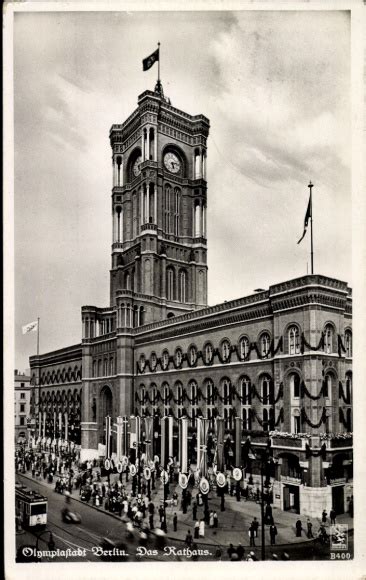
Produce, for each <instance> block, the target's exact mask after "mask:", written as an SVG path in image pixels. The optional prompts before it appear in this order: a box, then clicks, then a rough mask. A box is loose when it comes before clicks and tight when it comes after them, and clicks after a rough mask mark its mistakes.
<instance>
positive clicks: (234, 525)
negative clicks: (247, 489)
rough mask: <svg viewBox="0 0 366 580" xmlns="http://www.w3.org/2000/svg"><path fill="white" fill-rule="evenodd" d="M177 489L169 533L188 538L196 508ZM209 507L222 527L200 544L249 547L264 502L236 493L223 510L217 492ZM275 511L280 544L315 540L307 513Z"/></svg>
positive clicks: (158, 495) (208, 531) (155, 495)
mask: <svg viewBox="0 0 366 580" xmlns="http://www.w3.org/2000/svg"><path fill="white" fill-rule="evenodd" d="M20 475H22V476H23V477H25V478H27V479H29V480H32V481H37V482H38V483H40V484H41V485H43V486H44V487H46V488H48V489H50V490H52V491H53V490H54V487H55V486H54V483H52V484H50V483H48V482H47V481H45V480H44V479H43V478H33V477H32V476H31V474H30V473H29V472H28V473H25V474H23V473H21V474H20ZM110 480H111V483H114V481H116V480H118V475H116V474H113V475H112V476H111V478H110ZM102 481H106V478H105V477H104V478H102ZM124 485H125V486H126V487H127V488H128V489H129V488H130V487H131V480H130V481H129V482H128V484H127V485H126V484H125V483H124ZM175 490H176V491H177V493H178V498H179V499H178V506H168V507H167V508H166V519H167V529H168V534H167V537H168V538H171V539H173V540H180V541H184V540H185V537H186V535H187V532H188V530H190V532H191V534H192V536H193V531H194V529H193V528H194V520H193V518H192V507H188V509H187V513H186V514H183V512H182V511H181V509H180V501H179V500H180V497H181V491H182V490H181V488H180V487H179V486H178V485H174V484H170V495H171V494H172V493H173V492H174V491H175ZM162 494H163V490H162V485H161V483H160V482H158V483H156V489H155V490H152V492H151V499H152V501H153V502H154V503H155V505H157V504H160V500H161V499H162ZM70 497H71V499H72V500H74V501H77V502H80V503H84V504H85V502H82V501H81V499H80V496H79V492H78V490H73V493H72V494H71V496H70ZM87 505H89V507H90V508H91V509H96V510H99V511H102V512H104V513H105V514H107V515H109V516H110V517H113V518H115V519H117V520H119V521H121V518H120V517H119V516H118V515H116V514H114V513H112V512H109V511H107V510H105V509H104V508H101V507H96V506H94V505H92V504H91V503H89V504H87ZM208 506H209V509H210V510H213V511H216V513H217V515H218V528H210V527H209V526H207V525H205V537H204V538H199V540H198V541H199V543H200V544H206V545H211V546H229V544H233V545H234V546H237V545H238V543H239V542H240V543H241V544H242V545H243V546H244V547H249V535H248V529H249V526H250V524H251V522H252V520H253V518H254V517H256V518H257V520H258V522H259V524H260V520H261V509H260V504H257V503H256V502H254V501H245V500H244V499H243V498H241V501H240V502H238V501H237V500H236V498H235V496H233V497H231V496H229V495H225V511H224V512H221V511H220V498H219V497H217V496H216V494H214V493H209V496H208ZM174 513H176V514H177V517H178V529H177V532H174V531H173V516H174ZM272 514H273V519H274V523H275V525H276V527H277V532H278V534H277V537H276V545H277V546H278V545H283V546H284V545H288V544H296V543H299V542H311V541H312V540H311V539H308V538H307V536H306V522H307V517H306V516H300V515H298V514H294V513H290V512H284V511H282V510H279V509H278V508H275V507H272ZM197 519H198V520H200V519H203V506H201V507H198V508H197ZM298 519H300V520H301V522H302V525H303V532H302V535H301V537H296V528H295V524H296V521H297V520H298ZM310 520H311V522H312V524H313V534H314V536H316V534H317V532H318V529H319V526H320V523H321V518H320V517H319V518H310ZM154 521H155V524H156V525H159V517H158V514H157V513H156V511H155V518H154ZM336 521H337V523H342V524H348V526H349V530H352V529H353V519H352V518H351V517H350V516H349V515H348V514H342V515H340V516H337V520H336ZM329 525H330V522H329V518H328V522H327V524H326V529H327V530H328V531H329ZM265 528H266V529H265V542H266V545H267V546H269V545H270V536H269V526H265ZM260 545H261V526H260V525H259V530H258V537H257V538H255V546H256V547H258V546H260Z"/></svg>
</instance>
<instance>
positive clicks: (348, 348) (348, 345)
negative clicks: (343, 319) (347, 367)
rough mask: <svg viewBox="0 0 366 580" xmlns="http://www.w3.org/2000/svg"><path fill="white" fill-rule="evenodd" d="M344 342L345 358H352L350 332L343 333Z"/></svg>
mask: <svg viewBox="0 0 366 580" xmlns="http://www.w3.org/2000/svg"><path fill="white" fill-rule="evenodd" d="M344 341H345V347H346V357H347V358H351V357H352V332H351V331H350V330H346V332H345V333H344Z"/></svg>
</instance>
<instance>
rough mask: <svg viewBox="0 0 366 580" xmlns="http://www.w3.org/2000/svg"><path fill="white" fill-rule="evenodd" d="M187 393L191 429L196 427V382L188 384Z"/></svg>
mask: <svg viewBox="0 0 366 580" xmlns="http://www.w3.org/2000/svg"><path fill="white" fill-rule="evenodd" d="M188 393H189V395H188V396H189V397H190V399H191V401H192V402H191V405H190V406H191V413H192V427H195V426H196V417H197V410H198V409H197V404H198V385H197V383H196V381H190V382H189V384H188Z"/></svg>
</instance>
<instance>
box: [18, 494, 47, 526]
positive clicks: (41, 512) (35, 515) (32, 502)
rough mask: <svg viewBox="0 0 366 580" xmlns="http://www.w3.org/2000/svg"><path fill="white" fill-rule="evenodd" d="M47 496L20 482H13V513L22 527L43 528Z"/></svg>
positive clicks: (45, 520) (45, 519) (45, 518)
mask: <svg viewBox="0 0 366 580" xmlns="http://www.w3.org/2000/svg"><path fill="white" fill-rule="evenodd" d="M47 502H48V500H47V498H46V497H44V496H43V495H41V494H40V493H38V492H37V491H33V490H32V489H29V488H28V487H26V486H25V485H22V484H20V483H16V484H15V513H16V516H17V518H19V521H20V522H21V524H22V526H23V527H24V528H44V527H45V526H46V524H47Z"/></svg>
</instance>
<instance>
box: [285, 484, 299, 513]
mask: <svg viewBox="0 0 366 580" xmlns="http://www.w3.org/2000/svg"><path fill="white" fill-rule="evenodd" d="M282 493H283V510H284V511H286V512H293V513H295V514H299V513H300V487H298V486H296V485H284V486H283V492H282Z"/></svg>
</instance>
